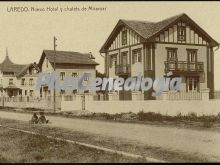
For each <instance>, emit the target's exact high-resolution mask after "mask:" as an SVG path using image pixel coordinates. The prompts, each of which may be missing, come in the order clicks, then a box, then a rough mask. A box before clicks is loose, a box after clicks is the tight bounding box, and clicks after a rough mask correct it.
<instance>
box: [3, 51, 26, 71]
mask: <svg viewBox="0 0 220 165" xmlns="http://www.w3.org/2000/svg"><path fill="white" fill-rule="evenodd" d="M25 66H26V65H22V64H14V63H13V62H12V61H11V60H10V59H9V56H8V55H7V56H6V57H5V59H4V61H3V62H2V63H1V64H0V70H1V71H2V72H13V73H14V74H15V75H17V74H18V73H19V72H20V71H21V70H22V69H23V68H24V67H25Z"/></svg>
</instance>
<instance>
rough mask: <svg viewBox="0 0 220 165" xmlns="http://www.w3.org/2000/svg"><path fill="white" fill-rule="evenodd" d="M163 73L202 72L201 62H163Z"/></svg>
mask: <svg viewBox="0 0 220 165" xmlns="http://www.w3.org/2000/svg"><path fill="white" fill-rule="evenodd" d="M164 64H165V72H170V71H172V72H195V73H198V72H203V71H204V63H203V62H188V61H165V62H164Z"/></svg>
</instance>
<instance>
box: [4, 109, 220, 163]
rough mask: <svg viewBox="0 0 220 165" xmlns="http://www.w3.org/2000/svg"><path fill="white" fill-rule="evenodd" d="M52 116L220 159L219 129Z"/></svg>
mask: <svg viewBox="0 0 220 165" xmlns="http://www.w3.org/2000/svg"><path fill="white" fill-rule="evenodd" d="M0 117H1V118H7V119H16V120H21V121H28V120H30V118H31V114H24V113H14V112H4V111H0ZM48 119H49V120H50V121H51V122H52V124H51V126H55V127H60V128H68V129H72V130H75V131H82V132H88V133H93V134H98V135H102V136H109V137H116V138H117V137H118V138H126V139H128V140H132V141H138V142H141V143H143V144H146V145H149V146H153V147H161V148H163V149H167V150H171V151H182V152H186V153H190V154H192V155H193V154H201V155H205V156H207V157H209V158H210V160H211V161H218V162H219V161H220V133H218V132H212V131H205V130H204V131H199V130H190V129H182V128H181V129H178V128H170V127H160V126H152V125H143V124H134V123H114V122H107V121H97V120H85V119H69V118H63V117H55V116H48Z"/></svg>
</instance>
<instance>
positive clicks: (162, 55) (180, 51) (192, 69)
mask: <svg viewBox="0 0 220 165" xmlns="http://www.w3.org/2000/svg"><path fill="white" fill-rule="evenodd" d="M218 46H219V44H218V42H216V41H215V40H214V39H213V38H212V37H211V36H210V35H209V34H208V33H207V32H205V31H204V30H203V29H202V28H201V27H200V26H199V25H197V24H196V23H195V22H194V21H193V20H192V19H191V18H190V17H189V16H187V15H186V14H180V15H177V16H173V17H171V18H168V19H165V20H162V21H159V22H147V21H135V20H119V21H118V23H117V25H116V26H115V28H114V29H113V31H112V32H111V34H110V36H109V37H108V39H107V40H106V42H105V43H104V45H103V46H102V48H101V49H100V53H104V54H105V56H104V57H105V73H106V75H107V76H108V77H113V78H116V77H123V78H127V77H133V76H137V75H138V74H139V73H142V74H143V76H144V77H151V78H152V79H155V77H161V76H165V75H166V74H167V73H168V72H172V74H173V76H174V77H181V78H182V82H181V91H184V92H192V91H193V92H198V93H199V92H201V91H204V90H205V91H210V96H209V97H210V98H212V95H211V93H212V91H214V50H213V48H214V47H218ZM171 78H172V77H171ZM181 91H179V92H181ZM133 96H135V92H132V91H124V90H122V91H119V99H120V100H131V99H132V98H133ZM143 96H144V99H145V100H148V99H155V98H154V97H152V90H149V91H145V92H143Z"/></svg>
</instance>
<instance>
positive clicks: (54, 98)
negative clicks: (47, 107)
mask: <svg viewBox="0 0 220 165" xmlns="http://www.w3.org/2000/svg"><path fill="white" fill-rule="evenodd" d="M56 40H57V38H56V37H55V36H54V41H53V42H54V61H53V68H54V74H56V73H55V71H56V47H57V45H56ZM55 85H56V79H54V89H53V111H54V113H55V112H56V89H55Z"/></svg>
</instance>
